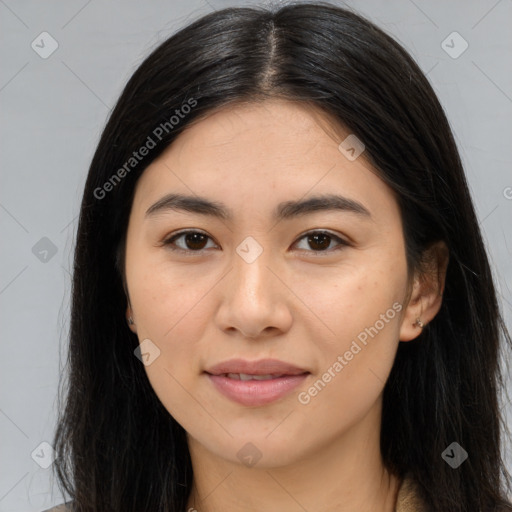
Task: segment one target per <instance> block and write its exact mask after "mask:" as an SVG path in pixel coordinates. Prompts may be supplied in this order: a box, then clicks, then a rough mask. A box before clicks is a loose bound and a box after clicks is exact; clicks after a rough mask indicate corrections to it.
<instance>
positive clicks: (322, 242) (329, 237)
mask: <svg viewBox="0 0 512 512" xmlns="http://www.w3.org/2000/svg"><path fill="white" fill-rule="evenodd" d="M303 239H306V243H307V246H308V247H310V248H311V249H312V250H309V249H307V248H306V249H301V250H305V251H307V252H314V253H315V252H332V251H334V250H339V249H342V248H343V247H345V246H347V245H349V244H348V242H346V241H345V240H343V239H341V238H340V237H339V236H336V235H334V234H332V233H328V232H326V231H311V232H309V233H306V234H305V235H304V236H302V237H301V238H299V240H303ZM332 241H336V242H337V244H338V245H337V247H334V248H330V245H331V242H332Z"/></svg>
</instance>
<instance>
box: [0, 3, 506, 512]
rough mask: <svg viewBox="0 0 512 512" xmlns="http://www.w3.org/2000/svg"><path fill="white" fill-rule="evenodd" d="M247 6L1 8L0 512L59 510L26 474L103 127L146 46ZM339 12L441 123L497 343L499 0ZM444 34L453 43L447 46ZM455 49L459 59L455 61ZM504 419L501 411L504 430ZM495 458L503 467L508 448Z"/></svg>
mask: <svg viewBox="0 0 512 512" xmlns="http://www.w3.org/2000/svg"><path fill="white" fill-rule="evenodd" d="M250 3H251V2H228V1H220V0H208V2H207V1H206V0H179V1H172V2H170V1H163V0H151V1H146V2H136V1H135V0H130V1H125V2H121V1H119V0H114V1H106V0H89V1H86V0H67V1H63V0H61V1H55V0H54V1H46V2H40V1H39V2H36V1H15V0H5V1H4V0H0V30H1V31H0V33H1V38H2V45H1V47H0V54H1V58H2V61H1V62H2V74H1V78H0V105H1V112H2V114H3V115H2V121H1V124H0V130H1V134H0V141H1V146H2V155H3V157H2V158H3V167H2V171H3V172H2V187H1V189H0V190H1V192H0V229H1V238H2V244H1V258H2V265H1V267H0V311H1V315H2V316H1V321H2V335H3V339H2V357H1V359H0V461H1V468H0V511H5V512H7V511H9V512H18V511H20V512H21V511H24V512H26V511H39V510H42V509H44V508H46V507H50V506H51V505H53V504H57V503H60V502H62V501H63V500H62V497H61V496H60V494H59V492H58V489H57V486H56V485H55V484H54V483H53V484H52V482H53V478H52V476H51V467H49V468H48V469H44V468H43V467H41V466H40V464H43V465H44V463H45V462H50V461H51V459H49V454H50V453H51V451H50V449H49V447H48V446H46V445H40V444H41V443H42V442H45V441H46V442H50V441H51V440H52V437H53V430H54V427H55V414H56V411H55V406H56V402H55V400H56V392H57V388H58V379H59V372H60V371H61V364H62V363H61V358H62V357H63V356H64V355H65V350H66V349H65V342H66V336H67V332H68V318H69V312H68V310H69V293H70V274H69V269H70V268H71V261H72V256H71V255H72V249H73V239H74V236H75V233H76V223H77V215H78V211H79V203H80V199H81V193H82V188H83V185H84V183H85V177H86V172H87V168H88V166H89V163H90V160H91V157H92V154H93V151H94V149H95V146H96V144H97V142H98V139H99V135H100V133H101V130H102V128H103V126H104V122H105V119H106V116H107V114H108V113H109V110H110V109H111V108H112V107H113V105H114V103H115V101H116V99H117V97H118V95H119V93H120V92H121V88H122V86H123V85H124V84H125V82H126V80H127V79H128V78H129V77H130V75H131V74H132V72H133V71H134V70H135V68H136V67H137V65H138V64H140V62H141V61H142V59H143V57H144V56H145V55H147V54H148V52H149V51H150V50H151V49H152V48H153V47H154V46H155V45H157V44H158V43H159V42H160V41H162V40H163V39H165V38H167V37H168V36H169V35H170V34H171V33H173V32H175V31H176V30H177V29H179V28H181V27H182V26H184V25H185V24H187V23H188V22H190V21H192V20H194V19H196V18H198V17H200V16H201V15H203V14H206V13H208V12H210V11H212V10H213V9H220V8H223V7H227V6H230V5H248V4H250ZM340 5H341V3H340ZM345 5H348V6H351V7H353V8H355V9H356V10H358V11H359V12H360V13H362V14H364V15H366V16H367V17H368V18H370V19H371V20H372V21H374V22H375V23H377V25H379V26H380V27H381V28H383V29H384V30H386V31H387V32H388V33H391V34H392V35H394V37H395V38H397V39H398V40H399V41H400V42H402V44H403V45H404V46H405V47H406V48H407V49H408V50H409V52H410V53H411V54H412V55H413V57H414V58H415V59H416V60H417V61H418V63H419V64H420V66H421V68H422V69H423V70H424V71H425V72H426V73H427V74H428V77H429V79H430V81H431V83H432V84H433V86H434V89H435V90H436V92H437V94H438V96H439V98H440V101H441V103H442V104H443V106H444V108H445V109H446V111H447V114H448V118H449V120H450V123H451V125H452V127H453V130H454V132H455V136H456V139H457V143H458V145H459V148H460V151H461V155H462V158H463V161H464V164H465V168H466V172H467V176H468V179H469V182H470V186H471V189H472V192H473V195H474V200H475V204H476V208H477V212H478V217H479V221H480V224H481V226H482V228H483V231H484V235H485V238H486V242H487V245H488V249H489V253H490V258H491V263H492V266H493V269H494V272H495V276H496V282H497V285H498V290H499V294H500V295H499V298H500V301H501V304H502V307H503V311H504V313H505V318H506V321H507V324H508V325H509V328H510V326H511V325H512V322H511V318H512V292H511V289H512V265H511V248H512V233H511V229H510V221H511V219H512V216H511V213H512V188H510V187H512V172H511V159H512V137H511V126H512V123H511V121H512V68H511V64H510V63H511V59H510V56H511V55H512V53H511V49H512V30H511V23H510V22H511V20H512V1H511V0H499V1H496V0H489V1H487V0H481V1H471V2H468V1H467V0H466V1H463V0H458V1H453V0H452V1H451V2H445V1H441V0H436V1H429V2H427V1H420V0H415V1H413V0H393V1H384V0H382V1H379V0H368V1H361V2H347V3H346V4H345ZM454 31H456V32H458V33H459V34H460V36H462V38H463V40H462V39H460V38H459V37H458V36H456V35H455V36H453V35H451V36H450V37H448V36H449V35H450V34H452V32H454ZM42 32H48V33H49V34H50V35H51V36H52V37H53V38H54V39H55V40H56V41H57V43H58V48H57V50H56V51H55V52H54V53H53V54H51V55H50V56H49V57H47V58H46V59H43V58H42V57H41V56H40V53H41V52H43V51H46V52H47V51H48V50H49V49H51V46H50V40H49V39H48V36H40V34H41V33H42ZM447 37H448V39H447ZM41 38H44V42H43V43H41ZM445 40H446V42H445V43H442V42H443V41H445ZM464 40H465V41H466V42H467V44H468V48H467V49H466V51H464V52H463V53H462V54H461V55H458V56H457V54H458V53H460V51H461V50H462V49H463V48H464V46H465V43H464ZM33 41H35V43H34V45H35V44H39V47H36V48H37V50H38V51H39V52H40V53H37V52H36V51H35V49H33V48H32V47H31V44H32V42H33ZM43 45H44V48H43ZM454 57H457V58H454ZM45 237H46V238H45ZM41 239H43V240H42V241H41ZM55 250H56V253H55V254H53V252H54V251H55ZM45 251H46V252H45ZM509 357H510V355H509ZM509 389H510V386H509ZM511 407H512V406H511V404H510V403H509V402H508V399H504V400H503V408H505V410H506V412H507V417H508V425H509V426H512V414H511ZM433 427H434V428H435V426H433ZM31 454H33V456H32V455H31ZM469 456H470V457H471V454H469ZM506 456H507V459H508V461H509V467H510V468H512V457H511V452H510V448H508V449H507V452H506Z"/></svg>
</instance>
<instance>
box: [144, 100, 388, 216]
mask: <svg viewBox="0 0 512 512" xmlns="http://www.w3.org/2000/svg"><path fill="white" fill-rule="evenodd" d="M349 135H350V132H349V131H348V130H346V129H345V128H344V127H343V126H342V125H341V124H335V123H334V122H333V119H332V118H330V117H329V116H327V115H326V114H325V113H323V112H321V111H320V110H318V109H316V110H315V109H314V108H311V107H309V106H305V105H301V104H298V103H296V102H289V101H284V100H269V101H265V102H260V103H254V104H251V103H249V104H239V105H234V106H230V107H225V108H220V109H217V110H216V111H213V112H210V113H209V114H208V115H207V116H206V117H203V118H202V119H200V120H196V121H195V122H194V123H192V124H191V125H189V126H187V128H186V129H185V130H184V131H183V132H182V133H181V134H180V135H179V136H178V137H177V138H176V140H175V141H174V142H173V143H172V144H171V145H170V146H169V147H168V148H167V149H166V150H165V151H164V152H163V153H162V155H160V156H159V157H158V158H157V159H156V160H155V161H154V162H152V164H151V165H150V166H148V168H147V169H146V170H145V171H144V173H143V175H142V176H141V178H140V179H139V182H138V184H137V191H136V197H135V201H134V206H136V204H135V203H137V204H139V205H140V206H141V207H143V206H146V208H147V207H148V206H150V205H149V202H150V201H152V202H151V204H153V203H154V202H155V201H157V200H158V199H160V198H162V196H163V195H164V194H165V193H171V192H177V193H184V194H187V195H197V196H202V197H210V198H216V199H218V200H219V201H220V202H222V203H224V204H226V205H229V206H230V209H231V210H232V211H235V212H236V211H237V209H238V210H239V211H240V212H242V213H243V211H245V212H252V213H254V211H262V210H268V211H269V212H270V211H271V210H272V211H275V204H276V203H280V202H283V201H286V200H290V199H294V200H297V199H299V198H307V196H308V195H315V196H318V195H325V194H331V193H340V194H341V193H342V194H343V195H344V196H348V197H350V198H352V199H354V200H355V201H359V202H361V203H365V202H366V203H367V205H368V209H372V210H377V211H378V210H379V207H378V205H377V204H376V203H377V202H378V203H379V204H380V207H381V208H390V207H393V206H394V207H396V201H395V199H394V195H393V193H392V191H391V189H389V187H388V186H387V185H386V184H385V183H384V182H383V181H382V180H381V179H380V178H379V177H378V174H377V172H376V171H375V169H373V168H372V166H371V165H370V164H369V163H368V161H367V160H366V159H365V158H364V152H363V153H362V154H361V155H360V156H359V157H358V158H356V159H355V160H351V159H349V158H347V156H346V153H344V152H342V151H340V149H339V147H338V146H339V144H340V142H342V141H343V140H345V139H346V137H348V136H349ZM372 199H373V200H372ZM376 213H378V212H376Z"/></svg>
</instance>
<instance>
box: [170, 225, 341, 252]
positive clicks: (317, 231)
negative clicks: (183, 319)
mask: <svg viewBox="0 0 512 512" xmlns="http://www.w3.org/2000/svg"><path fill="white" fill-rule="evenodd" d="M189 233H199V234H203V235H205V236H206V237H207V238H209V239H210V240H212V241H214V243H215V244H217V242H215V240H214V238H213V237H211V236H210V235H209V234H208V233H207V232H206V231H203V230H201V229H197V228H187V229H183V230H180V231H177V232H174V233H171V234H170V235H169V236H168V237H166V238H165V239H164V240H163V241H162V245H163V246H168V247H169V248H170V250H171V251H175V252H181V253H182V254H183V253H185V254H187V255H188V256H193V255H199V254H202V253H203V252H204V251H205V250H206V249H200V250H198V251H192V250H190V249H182V248H181V247H170V246H171V244H172V243H173V242H174V240H176V239H177V238H179V237H180V236H182V235H187V234H189ZM315 234H322V235H323V234H325V235H328V236H329V237H331V238H332V239H333V240H335V241H336V242H338V246H337V247H334V248H332V249H326V250H323V251H313V250H306V249H299V251H300V252H302V253H309V254H313V255H314V256H322V254H332V253H333V252H335V251H337V250H340V249H343V248H344V247H348V246H351V243H350V242H349V241H348V240H346V239H344V238H342V237H341V236H339V235H337V234H335V233H333V232H332V231H330V230H327V229H310V230H308V231H304V232H303V233H301V234H300V235H298V236H297V239H296V240H295V241H294V242H293V244H292V246H293V245H295V244H297V243H298V242H299V241H300V240H302V239H303V238H304V237H306V236H307V235H315ZM217 245H218V244H217Z"/></svg>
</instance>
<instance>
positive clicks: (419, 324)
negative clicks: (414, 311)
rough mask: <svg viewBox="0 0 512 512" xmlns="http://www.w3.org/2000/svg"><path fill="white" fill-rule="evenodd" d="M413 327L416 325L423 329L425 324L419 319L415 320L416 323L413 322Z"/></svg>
mask: <svg viewBox="0 0 512 512" xmlns="http://www.w3.org/2000/svg"><path fill="white" fill-rule="evenodd" d="M414 325H415V326H416V325H417V326H418V327H419V328H420V329H423V327H425V324H424V323H423V322H422V321H421V320H420V319H419V318H416V322H414Z"/></svg>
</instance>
